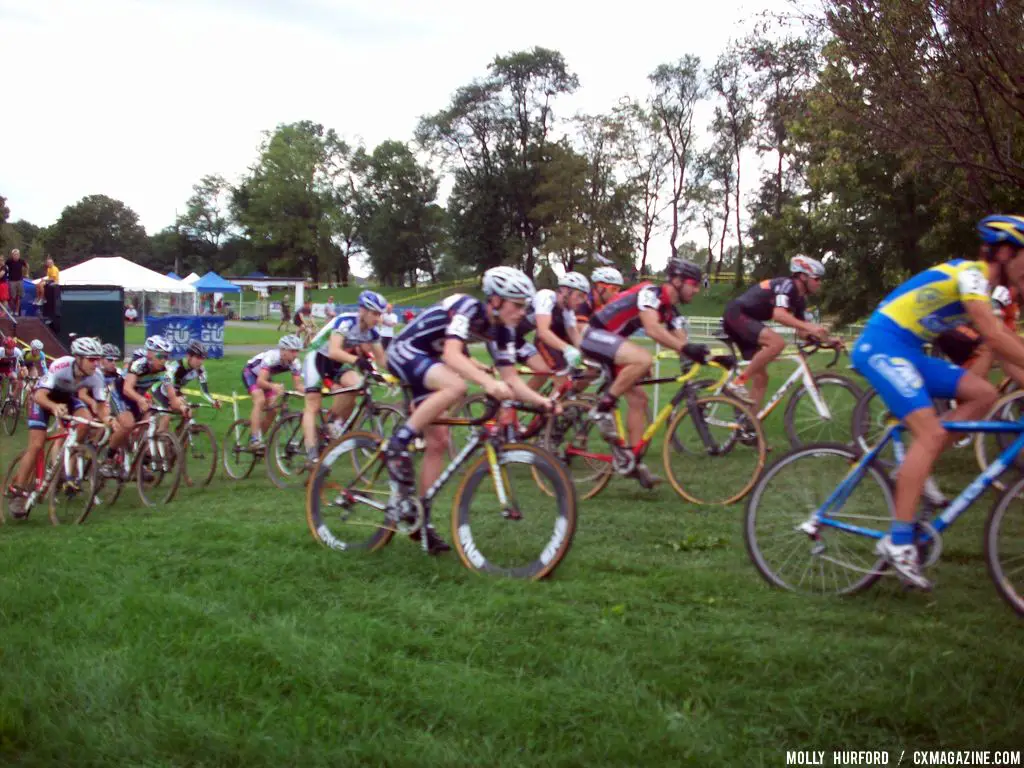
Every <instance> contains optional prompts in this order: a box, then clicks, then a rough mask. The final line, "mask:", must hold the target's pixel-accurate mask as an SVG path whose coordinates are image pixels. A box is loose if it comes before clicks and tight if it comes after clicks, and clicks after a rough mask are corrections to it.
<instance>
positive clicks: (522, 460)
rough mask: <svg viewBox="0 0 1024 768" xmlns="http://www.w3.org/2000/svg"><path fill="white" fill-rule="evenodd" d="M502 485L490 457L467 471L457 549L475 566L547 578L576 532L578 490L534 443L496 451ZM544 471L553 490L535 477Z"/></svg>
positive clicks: (455, 514)
mask: <svg viewBox="0 0 1024 768" xmlns="http://www.w3.org/2000/svg"><path fill="white" fill-rule="evenodd" d="M497 457H498V464H499V465H500V467H501V473H500V475H501V485H502V488H501V489H500V490H499V489H498V488H497V486H496V484H495V478H494V474H493V472H492V471H491V466H490V463H489V462H488V460H487V456H486V455H485V456H481V457H480V458H479V459H478V460H477V461H476V462H474V463H473V464H472V465H471V466H470V468H469V469H468V470H467V471H466V473H465V475H464V476H463V479H462V483H461V484H460V485H459V488H458V490H457V491H456V492H455V500H454V502H453V503H452V531H453V532H454V534H455V535H454V540H455V550H456V552H458V553H459V558H461V560H462V562H463V564H464V565H465V566H466V567H467V568H469V569H470V570H472V571H478V572H480V573H488V574H494V575H498V576H508V577H511V578H515V579H531V580H536V579H543V578H544V577H545V576H549V575H550V574H551V573H552V572H553V571H554V570H555V568H557V567H558V565H559V563H561V562H562V560H563V559H564V558H565V556H566V554H568V552H569V548H570V547H571V546H572V540H573V536H574V535H575V534H576V492H575V489H574V487H573V484H572V481H571V480H570V478H569V476H568V474H567V473H566V471H565V469H564V468H563V467H562V466H561V464H560V463H559V461H558V459H557V458H556V457H555V456H554V455H553V454H551V453H550V452H548V451H546V450H544V449H543V448H538V447H537V446H535V445H530V444H529V443H506V444H504V445H502V446H501V447H500V448H499V449H498V450H497ZM536 475H539V476H541V477H543V479H544V483H543V484H544V485H545V486H547V487H549V488H551V489H552V490H553V493H552V494H551V495H547V494H544V493H543V492H542V491H541V490H540V488H539V486H538V483H537V482H536V480H535V476H536Z"/></svg>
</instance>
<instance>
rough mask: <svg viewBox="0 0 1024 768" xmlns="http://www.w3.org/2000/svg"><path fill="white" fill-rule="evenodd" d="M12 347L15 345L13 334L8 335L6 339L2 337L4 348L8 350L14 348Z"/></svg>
mask: <svg viewBox="0 0 1024 768" xmlns="http://www.w3.org/2000/svg"><path fill="white" fill-rule="evenodd" d="M14 347H15V341H14V337H13V336H8V337H7V338H6V339H4V349H6V350H8V351H10V350H12V349H14Z"/></svg>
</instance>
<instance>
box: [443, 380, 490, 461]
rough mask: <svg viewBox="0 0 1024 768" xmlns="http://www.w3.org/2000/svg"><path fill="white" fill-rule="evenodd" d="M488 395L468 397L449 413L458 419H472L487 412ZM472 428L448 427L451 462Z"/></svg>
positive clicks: (481, 394) (481, 393) (476, 394)
mask: <svg viewBox="0 0 1024 768" xmlns="http://www.w3.org/2000/svg"><path fill="white" fill-rule="evenodd" d="M487 399H488V398H487V395H485V394H484V393H483V392H476V393H474V394H472V395H467V396H466V397H464V398H463V399H462V401H461V402H459V403H458V404H457V405H455V406H453V407H452V408H450V409H449V413H451V414H452V416H455V417H457V418H466V419H472V418H475V417H476V416H479V415H480V414H481V413H483V412H485V411H486V410H487V407H488V406H487ZM472 430H473V428H472V427H462V426H449V427H448V459H449V461H450V460H452V459H454V458H455V457H456V456H458V455H459V451H461V450H462V449H463V448H464V447H465V445H466V443H467V442H469V436H470V434H471V433H472Z"/></svg>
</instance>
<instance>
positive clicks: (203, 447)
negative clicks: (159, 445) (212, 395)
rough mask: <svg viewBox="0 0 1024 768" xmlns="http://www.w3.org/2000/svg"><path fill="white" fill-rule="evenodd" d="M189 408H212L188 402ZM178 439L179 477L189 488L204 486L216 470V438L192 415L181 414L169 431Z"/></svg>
mask: <svg viewBox="0 0 1024 768" xmlns="http://www.w3.org/2000/svg"><path fill="white" fill-rule="evenodd" d="M188 407H189V409H190V410H192V411H195V409H196V408H212V407H213V406H212V405H209V404H208V403H188ZM171 434H173V435H174V437H175V439H177V441H178V446H179V450H180V451H181V453H180V456H181V457H182V459H183V461H182V466H181V479H182V480H183V481H184V482H185V485H186V486H188V487H189V488H195V487H197V486H198V487H203V488H205V487H206V486H208V485H209V484H210V482H211V481H212V480H213V476H214V474H215V473H216V472H217V458H218V455H217V451H218V448H217V438H216V437H215V436H214V434H213V430H212V429H210V428H209V427H208V426H207V425H205V424H200V423H199V422H197V421H196V420H195V417H194V416H191V415H190V416H189V417H188V418H187V419H186V418H185V417H184V416H182V417H181V418H180V419H179V420H178V424H177V426H176V427H175V428H174V431H173V432H172V433H171Z"/></svg>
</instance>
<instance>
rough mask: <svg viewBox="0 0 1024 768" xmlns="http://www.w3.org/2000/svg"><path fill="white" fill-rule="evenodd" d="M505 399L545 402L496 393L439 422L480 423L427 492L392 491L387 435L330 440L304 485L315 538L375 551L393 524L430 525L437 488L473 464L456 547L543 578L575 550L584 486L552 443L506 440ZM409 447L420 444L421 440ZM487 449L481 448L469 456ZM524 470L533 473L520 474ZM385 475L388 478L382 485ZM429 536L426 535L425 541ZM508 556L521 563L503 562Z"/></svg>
mask: <svg viewBox="0 0 1024 768" xmlns="http://www.w3.org/2000/svg"><path fill="white" fill-rule="evenodd" d="M501 408H515V409H516V410H524V411H531V412H537V411H539V410H540V409H538V408H535V407H534V406H531V405H527V404H525V403H520V402H515V401H503V402H500V403H499V402H498V401H492V402H491V403H490V405H489V407H488V409H487V412H486V413H484V414H481V415H480V416H479V417H477V418H474V419H460V418H442V419H438V420H437V421H436V422H434V423H435V424H444V425H448V426H472V427H474V430H473V433H472V435H471V437H470V439H469V441H468V442H467V443H466V445H465V446H464V447H463V448H462V450H461V451H459V454H458V455H457V456H456V457H455V458H454V459H452V461H451V463H450V464H449V465H448V467H447V468H446V469H445V470H444V471H443V472H442V473H441V476H440V477H438V479H437V481H436V482H435V483H434V484H433V485H431V486H430V488H429V489H427V491H426V492H425V493H424V494H423V495H422V496H416V495H413V496H409V497H406V498H401V499H394V498H393V497H392V492H391V483H390V480H389V476H388V471H387V468H386V466H385V458H384V450H385V445H386V444H385V440H384V438H383V437H381V436H380V435H375V434H372V433H370V432H349V433H347V434H345V435H342V436H341V437H340V438H338V439H337V440H335V441H333V442H332V443H330V445H328V446H327V448H326V449H325V450H324V452H323V453H322V454H321V455H320V459H319V461H318V463H317V466H316V469H315V470H314V473H313V476H312V478H311V479H310V482H309V485H308V486H307V491H306V523H307V525H308V526H309V530H310V532H311V533H312V535H313V538H314V539H316V540H317V541H318V542H320V543H321V544H323V545H324V546H326V547H329V548H331V549H334V550H337V551H348V550H363V551H368V552H373V551H376V550H379V549H381V548H382V547H384V546H385V545H387V544H388V543H389V542H390V541H391V539H392V537H393V536H394V535H395V533H406V534H415V533H417V532H419V531H421V530H422V529H423V525H424V522H425V520H426V517H427V510H429V508H430V505H431V504H432V503H433V500H434V499H435V498H436V497H437V494H438V493H440V491H441V489H442V488H444V486H445V485H446V484H447V483H448V481H449V480H450V479H451V478H452V477H453V476H454V475H455V473H456V472H458V471H459V469H461V468H463V467H465V466H466V465H467V464H468V468H467V469H466V470H465V471H464V472H463V473H462V479H461V482H460V483H459V487H458V489H457V490H456V491H455V498H454V501H453V503H452V531H453V534H454V539H455V550H456V552H458V554H459V559H460V560H461V561H462V563H463V565H465V567H466V568H468V569H470V570H472V571H477V572H480V573H488V574H495V575H502V576H508V577H512V578H521V579H531V580H536V579H542V578H545V577H546V576H549V575H551V573H553V572H554V570H555V568H557V567H558V565H559V564H560V563H561V562H562V561H563V560H564V559H565V556H566V554H568V552H569V548H570V546H571V545H572V541H573V536H574V535H575V532H576V492H575V489H574V488H573V484H572V480H571V479H570V478H569V476H568V474H567V473H566V471H565V468H564V467H563V466H562V465H561V464H560V463H559V461H558V459H557V458H555V457H554V456H553V455H552V454H551V453H550V452H548V451H546V450H544V449H543V448H539V447H538V446H536V445H531V444H528V443H508V442H505V439H504V437H503V436H502V435H501V434H499V433H500V431H501V430H500V427H499V426H498V425H497V424H496V422H495V421H494V416H495V414H497V413H498V410H499V409H501ZM410 448H411V450H412V451H414V452H418V451H419V450H420V448H419V446H417V445H416V444H415V443H414V444H413V445H411V446H410ZM479 452H483V455H482V456H480V457H479V458H478V459H476V460H475V461H471V460H470V458H471V457H472V456H473V455H474V454H476V453H479ZM519 471H522V472H523V474H524V475H525V476H524V477H522V478H520V477H519ZM348 475H351V477H348ZM513 477H514V478H515V482H514V483H513ZM537 477H540V478H543V482H545V483H546V484H547V485H548V486H549V487H550V489H551V491H550V494H544V493H543V492H541V490H540V489H539V487H538V483H537V480H536V478H537ZM381 480H383V486H382V487H378V486H377V483H378V482H380V481H381ZM486 480H490V481H491V483H490V486H491V487H492V488H493V491H494V496H492V497H490V498H483V496H484V493H483V491H484V482H485V481H486ZM513 486H515V487H513ZM517 489H518V490H517ZM474 505H476V506H474ZM359 511H365V514H366V519H365V520H356V519H354V516H355V514H356V513H357V512H359ZM342 529H343V530H342ZM361 531H365V532H366V533H367V535H366V537H365V538H358V539H352V538H350V537H349V536H350V534H356V535H358V533H359V532H361ZM426 538H427V537H426V536H421V537H420V540H421V542H422V545H423V546H424V547H426ZM499 560H500V561H501V562H500V563H499ZM510 561H514V563H515V564H512V565H506V564H503V563H506V562H510Z"/></svg>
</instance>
